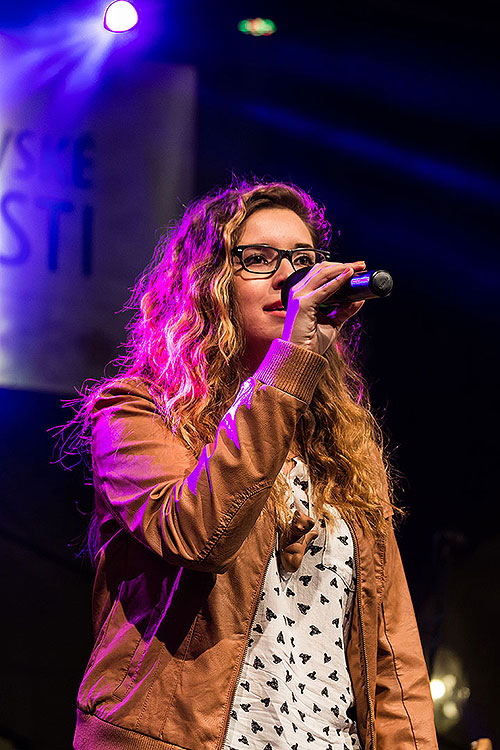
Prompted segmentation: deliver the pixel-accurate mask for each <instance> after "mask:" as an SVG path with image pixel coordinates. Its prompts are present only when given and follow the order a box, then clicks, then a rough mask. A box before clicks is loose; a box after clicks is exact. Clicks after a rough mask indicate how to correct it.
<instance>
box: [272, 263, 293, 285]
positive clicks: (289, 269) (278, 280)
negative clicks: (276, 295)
mask: <svg viewBox="0 0 500 750" xmlns="http://www.w3.org/2000/svg"><path fill="white" fill-rule="evenodd" d="M293 272H294V268H293V266H292V264H291V262H290V261H289V260H288V258H283V260H282V261H281V263H280V266H279V268H278V270H277V271H276V273H275V274H274V276H273V277H272V279H273V288H274V289H281V287H282V286H283V283H284V281H285V280H286V279H288V277H289V276H290V274H292V273H293Z"/></svg>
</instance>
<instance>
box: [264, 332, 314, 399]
mask: <svg viewBox="0 0 500 750" xmlns="http://www.w3.org/2000/svg"><path fill="white" fill-rule="evenodd" d="M327 366H328V360H327V359H326V357H323V356H322V355H321V354H316V353H315V352H311V351H309V349H304V348H303V347H302V346H297V345H296V344H292V343H291V342H290V341H284V340H283V339H274V341H273V342H272V344H271V346H270V347H269V351H268V352H267V354H266V356H265V357H264V359H263V360H262V362H261V364H260V365H259V367H258V368H257V370H256V372H255V373H254V378H256V379H257V380H260V381H261V382H262V383H265V384H266V385H273V386H274V387H275V388H279V389H280V390H282V391H285V392H286V393H289V394H290V395H291V396H295V398H299V399H301V400H302V401H305V402H306V403H310V402H311V399H312V397H313V393H314V391H315V389H316V386H317V385H318V382H319V379H320V378H321V376H322V374H323V373H324V371H325V370H326V368H327Z"/></svg>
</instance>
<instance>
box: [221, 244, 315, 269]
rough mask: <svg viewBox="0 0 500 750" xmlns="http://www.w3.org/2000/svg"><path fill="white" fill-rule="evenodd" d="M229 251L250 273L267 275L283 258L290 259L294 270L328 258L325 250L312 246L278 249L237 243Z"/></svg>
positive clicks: (276, 267) (309, 266)
mask: <svg viewBox="0 0 500 750" xmlns="http://www.w3.org/2000/svg"><path fill="white" fill-rule="evenodd" d="M231 252H232V253H233V255H235V256H236V257H237V258H238V259H239V261H240V263H241V265H242V266H243V268H245V269H246V270H247V271H249V272H250V273H259V274H267V275H271V274H273V273H276V271H277V270H278V268H279V267H280V263H281V261H282V260H283V258H287V260H289V261H290V263H291V264H292V268H293V269H294V271H298V270H299V268H311V266H314V264H315V263H322V262H323V261H324V260H327V259H328V255H327V253H326V252H325V251H323V250H316V248H313V247H296V248H294V249H293V250H280V249H279V248H277V247H271V246H270V245H238V247H234V248H233V249H232V251H231Z"/></svg>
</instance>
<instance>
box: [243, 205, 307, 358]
mask: <svg viewBox="0 0 500 750" xmlns="http://www.w3.org/2000/svg"><path fill="white" fill-rule="evenodd" d="M253 243H255V244H262V245H272V247H277V248H279V249H281V250H291V249H292V248H294V247H313V240H312V237H311V233H310V232H309V229H308V228H307V226H306V225H305V224H304V222H303V221H302V219H301V218H300V217H299V216H298V215H297V214H296V213H295V212H294V211H291V210H290V209H288V208H261V209H259V210H258V211H256V212H255V213H254V214H252V215H251V216H250V217H249V218H248V219H246V221H245V222H244V224H243V233H242V234H241V236H240V238H239V240H238V245H251V244H253ZM291 273H293V267H292V265H291V263H290V261H289V260H288V259H287V258H283V260H282V261H281V264H280V267H279V268H278V270H277V271H276V273H275V274H274V275H273V276H259V275H257V274H255V273H250V272H249V271H247V270H246V269H244V268H242V267H241V266H239V265H235V274H234V289H235V294H236V299H237V301H238V304H239V307H240V310H241V317H242V320H243V329H244V333H245V338H246V362H245V364H246V365H247V367H248V368H249V370H250V372H253V371H255V370H256V369H257V367H258V365H259V364H260V362H261V361H262V359H263V358H264V357H265V355H266V352H267V350H268V349H269V346H270V344H271V342H272V341H273V339H275V338H280V337H281V335H282V333H283V324H284V321H285V310H283V308H282V306H281V287H282V285H283V282H284V280H285V279H286V278H288V276H290V274H291ZM276 308H277V309H276Z"/></svg>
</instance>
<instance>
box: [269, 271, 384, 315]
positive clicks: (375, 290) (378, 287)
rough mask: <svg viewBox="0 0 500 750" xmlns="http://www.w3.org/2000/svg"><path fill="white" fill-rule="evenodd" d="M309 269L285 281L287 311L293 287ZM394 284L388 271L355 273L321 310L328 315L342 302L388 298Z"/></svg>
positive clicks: (282, 297)
mask: <svg viewBox="0 0 500 750" xmlns="http://www.w3.org/2000/svg"><path fill="white" fill-rule="evenodd" d="M309 270H310V269H309V268H299V270H298V271H294V272H293V273H292V274H290V276H289V277H288V278H287V279H286V280H285V281H284V283H283V286H282V287H281V301H282V303H283V307H284V308H285V310H286V309H287V306H288V295H289V294H290V289H291V288H292V286H294V285H295V284H297V283H298V282H299V281H300V280H301V279H303V278H304V276H305V275H306V274H307V273H308V272H309ZM393 285H394V283H393V280H392V276H391V275H390V273H388V271H383V270H378V271H361V272H360V273H355V274H354V275H353V276H351V278H350V279H349V281H346V282H345V284H343V286H341V287H340V289H339V290H338V291H337V292H335V293H334V294H332V295H331V297H328V299H327V300H325V302H323V303H322V304H321V305H320V306H319V309H320V310H321V312H323V313H325V314H328V313H330V312H332V311H333V310H335V308H336V307H337V306H338V305H339V303H340V302H357V301H359V300H363V299H377V298H380V297H388V296H389V294H390V293H391V292H392V287H393Z"/></svg>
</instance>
